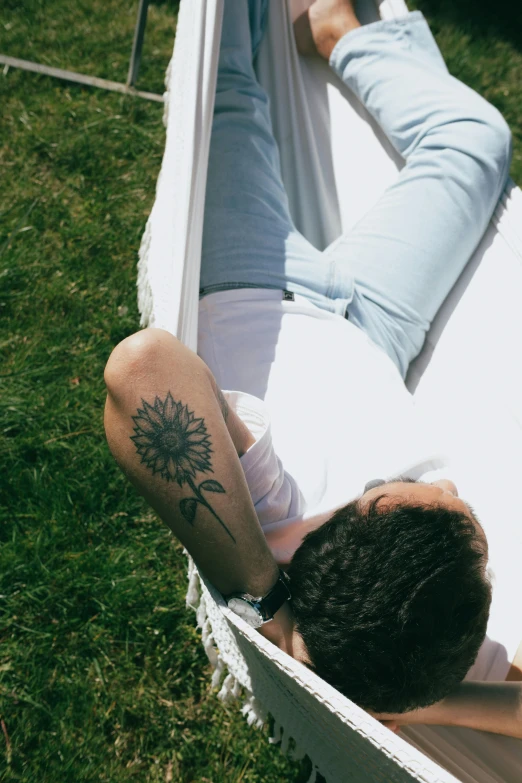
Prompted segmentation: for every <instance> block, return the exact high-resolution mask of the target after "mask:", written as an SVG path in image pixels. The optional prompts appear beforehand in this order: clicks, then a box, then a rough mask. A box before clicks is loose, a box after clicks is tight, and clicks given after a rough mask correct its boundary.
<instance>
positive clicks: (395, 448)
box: [198, 288, 446, 561]
mask: <svg viewBox="0 0 522 783" xmlns="http://www.w3.org/2000/svg"><path fill="white" fill-rule="evenodd" d="M198 353H199V355H200V356H201V357H202V359H203V360H204V361H205V362H206V363H207V365H208V366H209V367H210V369H211V370H212V372H213V373H214V376H215V378H216V381H217V383H218V384H219V386H220V387H221V389H223V390H224V391H226V390H230V391H226V396H227V398H228V401H229V403H230V404H231V405H232V407H233V408H234V409H235V410H236V412H237V413H238V415H239V417H240V418H241V419H242V420H243V421H244V422H245V424H246V425H247V427H248V428H249V429H250V430H251V431H252V432H253V434H254V436H255V437H256V442H255V443H254V444H253V445H252V446H251V447H250V449H249V450H248V451H247V452H246V454H244V455H243V456H242V457H241V464H242V466H243V470H244V472H245V476H246V479H247V483H248V486H249V489H250V492H251V494H252V499H253V502H254V505H255V508H256V511H257V514H258V517H259V520H260V522H261V525H262V526H263V528H264V529H265V531H266V532H267V531H269V530H270V531H273V530H274V528H278V529H281V528H284V527H286V526H288V525H291V524H293V523H295V522H296V521H299V520H310V519H313V518H316V517H317V516H318V515H322V514H325V513H327V514H328V516H330V515H331V513H333V511H334V510H335V509H336V508H339V507H341V506H343V505H345V504H346V503H348V502H349V501H350V500H353V499H354V498H356V497H358V496H359V495H360V494H361V493H362V492H363V489H364V485H365V484H366V483H367V482H368V481H370V480H371V479H377V478H383V479H388V478H392V477H396V476H400V475H402V476H408V477H410V478H422V477H424V476H425V475H426V474H427V473H428V471H430V472H431V471H433V470H434V469H437V468H443V467H444V465H445V464H446V463H445V458H444V456H443V455H442V453H441V451H440V449H439V448H438V446H437V443H436V438H435V434H434V433H432V432H429V430H428V428H427V426H426V423H425V422H423V421H421V418H420V417H419V416H418V414H417V411H416V407H415V403H414V400H413V397H412V395H411V394H410V393H409V392H408V390H407V389H406V387H405V385H404V383H403V381H402V378H401V377H400V375H399V372H398V370H397V369H396V367H395V365H394V364H393V362H392V361H391V359H390V358H389V357H388V356H387V355H386V354H385V353H384V352H383V351H382V350H381V349H380V348H378V347H377V346H376V345H375V344H374V343H373V342H372V341H371V340H370V339H369V338H368V337H367V336H366V335H365V334H364V333H363V332H362V331H361V330H360V329H358V328H357V327H356V326H354V325H353V324H351V323H350V322H349V321H347V320H346V319H345V318H343V317H342V316H340V315H336V314H334V313H329V312H326V311H325V310H322V309H320V308H318V307H316V306H315V305H313V304H311V303H310V302H309V301H308V300H307V299H305V298H304V297H301V296H299V295H296V296H295V301H286V300H283V298H282V292H281V291H279V290H274V289H262V288H252V289H245V288H243V289H233V290H229V291H220V292H216V293H213V294H209V295H207V296H205V297H204V298H203V299H202V300H200V303H199V335H198ZM276 556H278V559H279V560H280V561H281V553H278V554H276Z"/></svg>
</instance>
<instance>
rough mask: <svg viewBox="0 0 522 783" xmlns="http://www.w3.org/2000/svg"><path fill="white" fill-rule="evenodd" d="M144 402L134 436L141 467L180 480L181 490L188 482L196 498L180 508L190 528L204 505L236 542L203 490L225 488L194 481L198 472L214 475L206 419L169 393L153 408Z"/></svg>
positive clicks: (210, 490)
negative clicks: (197, 511)
mask: <svg viewBox="0 0 522 783" xmlns="http://www.w3.org/2000/svg"><path fill="white" fill-rule="evenodd" d="M141 403H142V405H143V408H138V414H137V416H133V417H132V420H133V421H134V433H135V434H134V435H131V440H132V441H134V445H135V446H136V449H137V451H138V454H139V455H140V457H141V462H142V464H144V465H145V467H147V468H149V470H151V471H152V474H153V475H156V474H157V473H159V474H160V476H161V477H162V478H164V479H165V480H166V481H177V483H178V484H179V486H180V487H182V486H183V484H185V483H186V484H188V485H189V487H190V488H191V489H192V491H193V492H194V495H195V497H193V498H183V500H181V501H180V504H179V508H180V511H181V513H182V515H183V517H184V518H185V519H186V520H187V522H188V523H189V524H190V525H194V520H195V518H196V510H197V506H198V503H201V505H202V506H205V508H207V509H208V510H209V511H210V513H211V514H213V516H214V517H215V518H216V519H217V521H218V522H219V524H220V525H221V527H222V528H223V529H224V530H225V531H226V532H227V533H228V535H229V536H230V538H231V539H232V541H233V542H234V543H236V539H235V538H234V536H233V535H232V533H231V532H230V530H229V529H228V527H227V526H226V525H225V523H224V522H223V520H222V519H220V518H219V516H218V515H217V514H216V512H215V511H214V509H213V508H212V507H211V506H210V504H209V503H208V502H207V500H205V498H204V497H203V491H206V492H225V489H224V488H223V487H222V485H221V484H220V483H219V481H215V479H206V480H205V481H202V482H201V484H199V486H197V485H196V484H195V482H194V479H195V477H196V473H198V472H201V473H213V472H214V471H213V470H212V467H211V461H210V455H211V454H212V449H211V441H210V435H209V434H208V432H207V429H206V427H205V422H204V420H203V419H196V418H195V417H194V413H193V412H192V411H189V409H188V406H187V405H183V404H182V403H181V402H175V401H174V399H173V398H172V394H171V393H170V391H169V392H168V394H167V396H166V397H165V399H164V400H161V399H160V398H159V397H156V399H155V400H154V405H150V404H149V403H148V402H146V401H145V400H144V399H143V398H142V400H141ZM225 405H226V401H225Z"/></svg>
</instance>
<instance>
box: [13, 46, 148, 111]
mask: <svg viewBox="0 0 522 783" xmlns="http://www.w3.org/2000/svg"><path fill="white" fill-rule="evenodd" d="M0 65H4V66H5V68H6V69H9V68H22V69H23V70H24V71H33V73H41V74H44V75H45V76H54V77H55V78H57V79H64V80H65V81H67V82H76V83H77V84H86V85H88V86H89V87H101V88H102V89H103V90H112V91H113V92H121V93H123V94H124V95H134V96H136V97H137V98H146V99H147V100H149V101H159V102H163V95H156V93H153V92H142V91H141V90H135V89H134V87H131V86H129V85H128V84H122V83H121V82H111V81H109V80H108V79H99V78H98V77H97V76H87V75H86V74H84V73H76V72H75V71H64V70H63V69H62V68H51V66H49V65H41V64H40V63H33V62H31V61H30V60H19V59H18V58H17V57H8V56H7V55H5V54H0Z"/></svg>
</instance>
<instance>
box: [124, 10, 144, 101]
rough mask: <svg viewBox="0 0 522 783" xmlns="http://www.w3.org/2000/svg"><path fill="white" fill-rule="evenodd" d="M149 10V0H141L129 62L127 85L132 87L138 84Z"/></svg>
mask: <svg viewBox="0 0 522 783" xmlns="http://www.w3.org/2000/svg"><path fill="white" fill-rule="evenodd" d="M148 10H149V0H140V4H139V7H138V18H137V19H136V27H135V29H134V40H133V42H132V52H131V58H130V63H129V73H128V76H127V85H128V86H129V87H132V86H134V85H135V84H136V80H137V78H138V71H139V69H140V60H141V49H142V47H143V39H144V37H145V25H146V24H147V11H148Z"/></svg>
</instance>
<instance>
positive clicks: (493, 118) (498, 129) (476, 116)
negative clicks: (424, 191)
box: [461, 99, 512, 189]
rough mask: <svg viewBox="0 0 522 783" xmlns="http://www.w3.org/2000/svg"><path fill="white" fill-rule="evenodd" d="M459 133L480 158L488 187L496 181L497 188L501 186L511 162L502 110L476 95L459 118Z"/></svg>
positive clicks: (509, 133) (476, 157) (471, 151)
mask: <svg viewBox="0 0 522 783" xmlns="http://www.w3.org/2000/svg"><path fill="white" fill-rule="evenodd" d="M474 108H475V111H473V109H474ZM461 133H462V137H463V138H464V139H465V144H466V146H467V149H468V150H469V152H470V153H471V155H472V156H473V157H474V158H475V159H476V160H478V161H479V162H480V164H481V168H482V170H483V171H484V172H485V174H486V176H487V178H488V180H489V182H488V184H489V185H490V187H493V186H494V185H495V184H497V185H498V187H499V189H500V188H502V187H504V185H505V181H506V179H507V176H508V174H509V166H510V163H511V154H512V134H511V130H510V128H509V125H508V124H507V122H506V120H505V119H504V117H503V116H502V114H501V113H500V112H499V111H498V110H497V109H496V108H495V107H494V106H492V105H491V104H490V103H488V102H487V101H485V100H484V99H479V101H478V102H477V105H476V106H475V107H470V112H469V115H468V116H467V117H465V118H464V119H463V120H462V127H461Z"/></svg>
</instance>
